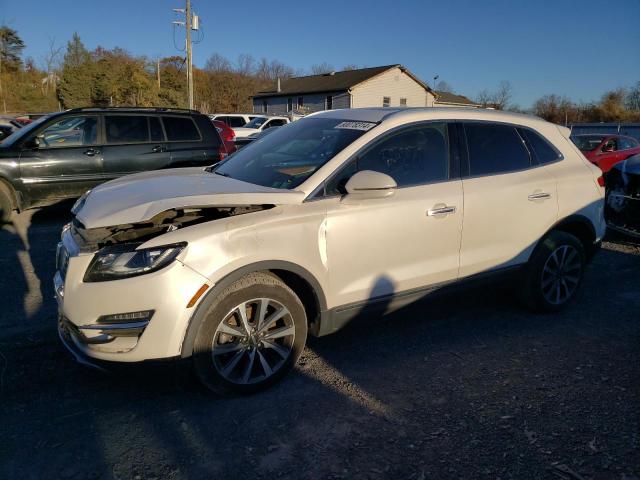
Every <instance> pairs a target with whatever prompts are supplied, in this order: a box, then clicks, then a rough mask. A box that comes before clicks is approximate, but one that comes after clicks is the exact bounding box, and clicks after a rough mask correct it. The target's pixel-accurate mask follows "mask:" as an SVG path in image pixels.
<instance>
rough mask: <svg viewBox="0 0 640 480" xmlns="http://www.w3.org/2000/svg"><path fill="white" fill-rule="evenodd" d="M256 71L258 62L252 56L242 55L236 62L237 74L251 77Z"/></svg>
mask: <svg viewBox="0 0 640 480" xmlns="http://www.w3.org/2000/svg"><path fill="white" fill-rule="evenodd" d="M255 71H256V61H255V59H254V58H253V56H252V55H250V54H248V53H241V54H240V55H238V60H236V73H239V74H240V75H243V76H245V77H249V76H251V75H253V74H254V73H255Z"/></svg>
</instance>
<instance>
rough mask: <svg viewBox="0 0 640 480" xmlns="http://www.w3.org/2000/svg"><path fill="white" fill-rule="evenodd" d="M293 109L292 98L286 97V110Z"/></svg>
mask: <svg viewBox="0 0 640 480" xmlns="http://www.w3.org/2000/svg"><path fill="white" fill-rule="evenodd" d="M292 110H293V98H287V112H290V111H292Z"/></svg>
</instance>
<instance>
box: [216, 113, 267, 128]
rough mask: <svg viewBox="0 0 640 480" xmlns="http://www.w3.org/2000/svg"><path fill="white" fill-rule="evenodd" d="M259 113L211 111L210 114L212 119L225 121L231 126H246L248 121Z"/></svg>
mask: <svg viewBox="0 0 640 480" xmlns="http://www.w3.org/2000/svg"><path fill="white" fill-rule="evenodd" d="M258 116H259V115H254V114H249V113H247V114H244V113H211V114H209V118H210V119H211V120H218V121H219V122H224V123H226V124H227V125H228V126H230V127H231V128H237V127H244V126H245V125H246V124H247V123H249V122H250V121H251V120H253V119H254V118H256V117H258Z"/></svg>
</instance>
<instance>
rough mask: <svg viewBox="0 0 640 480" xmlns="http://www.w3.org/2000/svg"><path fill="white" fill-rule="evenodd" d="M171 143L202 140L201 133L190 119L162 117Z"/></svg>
mask: <svg viewBox="0 0 640 480" xmlns="http://www.w3.org/2000/svg"><path fill="white" fill-rule="evenodd" d="M162 121H163V122H164V129H165V131H166V132H167V139H168V140H169V141H170V142H181V141H182V142H184V141H194V140H200V133H199V132H198V128H197V127H196V125H195V123H193V120H191V118H190V117H162Z"/></svg>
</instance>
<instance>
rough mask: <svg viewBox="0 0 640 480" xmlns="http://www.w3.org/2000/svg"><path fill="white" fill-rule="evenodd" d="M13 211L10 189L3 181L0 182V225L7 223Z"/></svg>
mask: <svg viewBox="0 0 640 480" xmlns="http://www.w3.org/2000/svg"><path fill="white" fill-rule="evenodd" d="M12 213H13V201H12V196H11V190H9V187H7V186H6V185H5V184H4V183H2V182H0V225H4V224H5V223H9V220H11V214H12Z"/></svg>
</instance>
